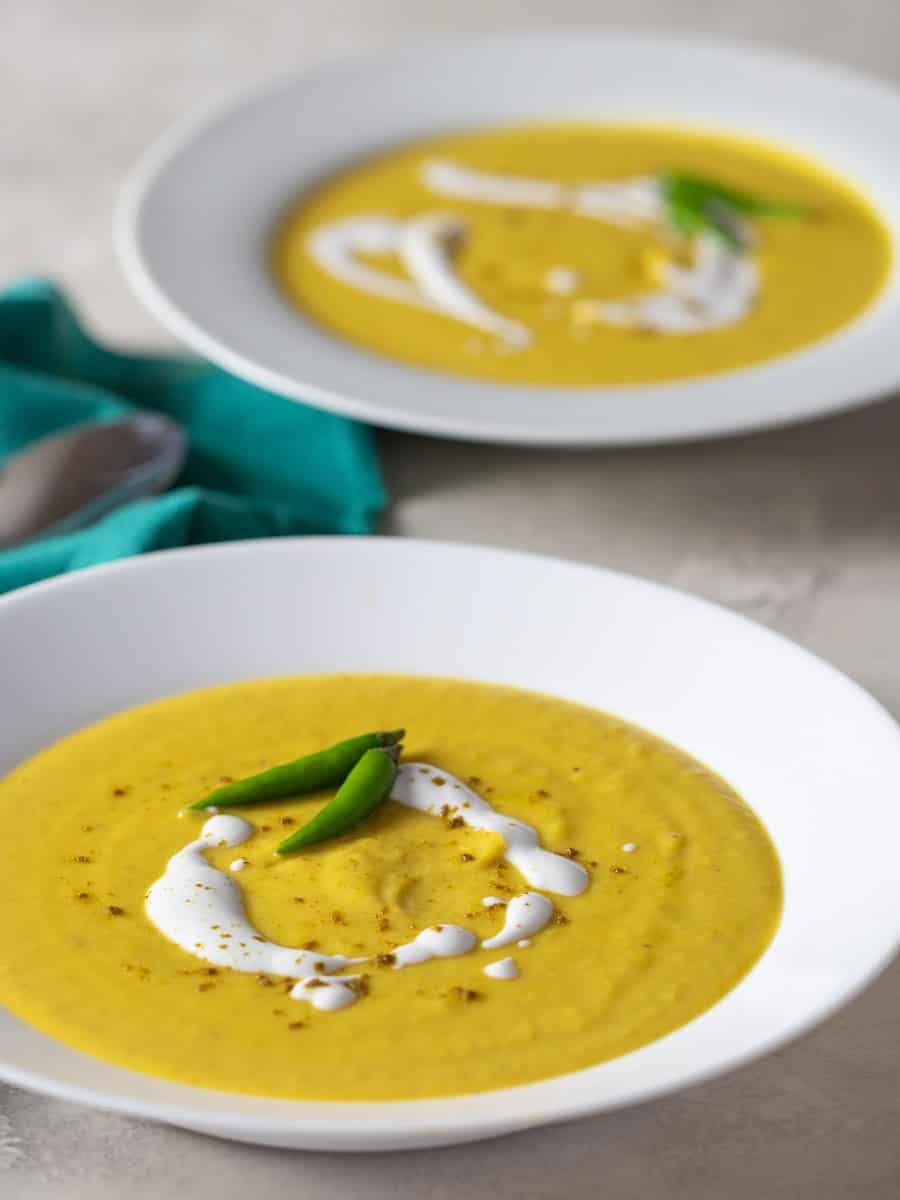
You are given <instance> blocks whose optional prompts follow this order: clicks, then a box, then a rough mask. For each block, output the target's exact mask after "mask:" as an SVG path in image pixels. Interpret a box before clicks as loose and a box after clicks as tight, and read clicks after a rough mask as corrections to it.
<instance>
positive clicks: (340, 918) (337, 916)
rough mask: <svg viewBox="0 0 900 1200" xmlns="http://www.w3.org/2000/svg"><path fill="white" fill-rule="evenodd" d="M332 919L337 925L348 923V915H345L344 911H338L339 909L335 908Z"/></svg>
mask: <svg viewBox="0 0 900 1200" xmlns="http://www.w3.org/2000/svg"><path fill="white" fill-rule="evenodd" d="M331 920H332V922H333V923H334V924H335V925H346V924H347V919H346V917H345V916H344V914H343V913H340V912H338V911H337V909H335V910H334V912H333V913H332V914H331Z"/></svg>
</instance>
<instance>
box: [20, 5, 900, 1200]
mask: <svg viewBox="0 0 900 1200" xmlns="http://www.w3.org/2000/svg"><path fill="white" fill-rule="evenodd" d="M600 22H603V23H605V24H607V25H612V26H630V27H635V28H637V27H653V26H655V27H666V28H682V29H692V30H696V29H699V30H705V31H707V32H718V33H725V34H729V35H736V36H741V37H750V38H754V39H756V40H758V41H763V42H769V43H773V44H780V45H782V46H790V47H794V48H798V49H801V50H806V51H808V52H811V53H817V54H820V55H825V56H827V57H831V58H836V59H840V60H843V61H845V62H847V63H850V64H852V65H855V66H858V67H863V68H865V69H868V70H871V71H874V72H876V73H879V74H881V75H883V76H885V77H891V75H893V76H894V77H895V78H896V79H897V80H898V82H900V53H898V47H900V5H898V4H897V3H896V0H854V3H852V4H850V3H847V2H846V0H753V2H752V3H737V2H736V0H732V2H731V3H729V2H727V0H668V2H667V0H584V2H579V0H491V2H488V3H485V2H482V0H428V2H427V3H417V2H416V0H379V2H378V3H375V0H368V2H367V0H304V2H302V3H298V2H297V0H269V2H268V3H265V4H253V3H245V4H237V3H229V4H222V3H220V4H211V3H205V2H203V0H153V3H145V2H144V0H20V2H19V3H17V4H16V3H9V4H7V5H6V6H5V7H4V11H3V26H4V34H3V36H2V37H0V111H2V112H3V113H4V122H3V124H4V136H3V138H2V139H0V163H2V178H3V182H4V188H3V206H2V221H0V281H2V280H7V279H10V278H13V277H14V276H16V275H18V274H21V273H25V272H42V273H47V274H51V275H53V276H55V277H56V278H58V279H61V280H62V281H63V282H64V283H66V284H67V285H69V286H70V287H71V289H72V291H73V293H74V295H75V297H76V299H77V300H78V301H79V302H80V303H81V305H82V308H83V311H84V313H85V315H86V316H87V317H88V318H89V319H90V321H91V323H92V324H93V326H94V327H95V329H96V330H97V331H98V332H100V333H101V334H103V335H105V336H108V337H110V338H117V339H125V340H130V341H138V340H139V341H142V342H144V343H157V344H165V338H164V335H163V334H162V333H161V332H160V330H159V329H157V328H155V327H154V326H153V325H152V323H151V321H150V319H149V318H148V317H146V316H145V315H144V314H143V313H142V312H141V310H140V308H139V307H138V305H137V303H136V301H134V300H133V299H132V298H131V296H130V294H129V292H128V290H127V288H126V286H125V284H124V282H123V281H122V278H121V276H120V274H119V271H118V269H117V267H116V265H115V263H114V261H113V257H112V251H111V246H110V217H111V212H112V206H113V200H114V196H115V193H116V188H117V186H118V184H119V182H120V180H121V178H122V176H123V174H124V172H125V171H126V170H127V168H128V167H129V166H130V165H131V163H132V162H133V160H134V159H135V158H136V156H137V155H138V153H139V152H140V151H141V149H142V148H143V147H144V145H145V144H146V143H147V141H148V140H149V139H150V138H152V137H153V136H155V135H156V134H157V133H158V132H159V131H160V130H161V129H162V128H163V127H164V126H165V125H166V124H168V123H169V122H170V121H171V120H172V119H173V118H175V117H178V116H180V115H181V113H182V112H183V111H185V110H186V109H187V108H190V107H191V106H193V105H195V104H197V103H198V102H202V101H206V100H208V99H211V98H214V97H215V96H217V95H220V94H222V93H224V92H225V91H230V90H232V89H234V88H235V87H237V86H239V85H240V84H242V83H244V82H252V81H255V80H258V79H262V78H264V77H265V76H266V75H268V74H271V73H275V72H283V71H285V70H289V69H291V68H296V67H298V66H303V65H306V64H309V63H311V62H313V61H317V60H319V59H321V58H324V57H328V56H332V55H334V54H336V53H339V52H342V51H344V50H347V49H352V48H358V47H360V46H367V45H376V44H379V43H381V42H384V41H387V40H389V39H391V38H393V37H396V36H398V35H400V34H408V33H411V32H415V31H418V30H425V29H427V30H429V31H439V30H445V29H446V30H452V29H460V28H462V29H477V28H504V27H509V26H525V25H541V24H544V25H546V24H553V25H556V26H560V25H586V24H597V23H600ZM898 139H900V130H898ZM898 144H900V141H898ZM381 444H382V450H383V455H384V462H385V465H386V470H387V474H388V478H389V482H390V484H391V487H392V489H393V493H394V508H393V512H392V514H391V517H390V519H389V523H388V528H389V531H390V532H392V533H395V534H399V535H420V536H426V537H437V538H450V539H456V540H464V541H474V542H483V543H488V544H493V545H500V546H514V547H520V548H525V549H531V550H538V551H545V552H548V553H553V554H559V555H563V556H566V557H571V558H579V559H583V560H586V561H589V562H595V563H604V564H607V565H611V566H613V567H618V568H621V569H623V570H626V571H633V572H635V573H637V574H640V575H645V576H650V577H653V578H655V579H660V580H663V581H665V582H667V583H672V584H675V585H677V586H678V587H681V588H686V589H689V590H692V591H695V592H699V593H701V594H703V595H705V596H708V597H711V598H712V599H714V600H717V601H719V602H721V603H723V604H726V605H728V606H730V607H732V608H734V609H737V610H739V611H740V612H743V613H745V614H747V615H749V616H751V617H753V618H755V619H757V620H759V621H763V622H765V623H767V624H769V625H772V626H773V627H774V628H776V629H778V630H781V631H782V632H784V633H786V634H788V635H789V636H790V637H793V638H795V639H797V640H799V641H800V642H802V643H803V644H805V645H806V646H808V647H810V648H811V649H813V650H814V651H816V652H817V653H819V654H821V655H823V656H825V657H826V658H828V659H830V660H831V661H832V662H834V663H835V664H836V665H838V666H839V667H841V668H842V669H844V670H845V671H847V672H848V673H849V674H850V675H852V676H853V677H855V678H856V679H857V680H859V681H860V682H861V683H862V684H863V685H864V686H866V687H867V688H869V689H870V690H871V691H872V692H873V693H874V694H875V695H876V696H877V697H878V698H879V699H880V700H882V701H883V702H884V703H886V704H887V705H888V706H889V707H890V708H891V709H892V710H893V711H894V712H895V713H897V714H900V660H898V658H897V653H896V651H897V647H898V645H900V604H898V596H900V544H898V543H900V470H898V467H897V461H898V447H900V406H898V405H897V404H896V403H893V404H892V403H890V402H887V403H882V404H880V405H878V406H875V407H872V408H869V409H866V410H864V411H861V412H858V413H856V414H853V415H851V416H844V417H839V418H836V419H832V420H828V421H824V422H821V423H819V424H816V425H811V426H807V427H805V428H799V429H794V430H788V431H785V432H779V433H774V434H766V435H761V436H756V437H751V438H746V439H743V440H740V441H737V440H732V441H726V442H719V443H713V444H705V445H698V446H686V447H671V448H666V449H656V450H652V449H651V450H646V449H644V450H639V451H629V452H617V453H606V452H595V451H592V452H584V453H560V452H539V451H534V450H528V451H525V450H522V451H520V450H511V449H502V450H498V449H491V448H488V447H472V446H468V445H463V444H461V443H455V442H437V441H428V440H426V439H423V438H416V437H409V436H403V435H398V434H390V435H384V436H383V437H382V439H381ZM848 736H852V730H848ZM885 786H886V787H892V788H893V787H895V786H896V785H895V781H892V780H886V781H885ZM848 801H850V802H851V803H852V797H848ZM898 1047H900V967H898V966H896V965H895V966H894V967H893V968H891V969H889V970H888V971H887V973H886V974H885V975H884V976H883V977H882V978H881V979H880V980H879V981H878V982H877V983H876V984H875V985H874V986H873V987H871V988H870V989H869V990H868V991H867V992H866V993H865V994H864V995H863V996H862V997H860V998H859V999H858V1000H856V1001H855V1002H854V1003H853V1004H852V1005H851V1006H850V1007H849V1008H848V1009H846V1010H845V1011H844V1012H843V1013H841V1014H840V1015H839V1016H837V1017H835V1018H833V1019H832V1020H831V1021H829V1022H828V1023H827V1024H826V1025H825V1026H823V1027H822V1028H820V1029H819V1030H818V1031H816V1032H815V1033H814V1034H812V1035H811V1036H809V1037H807V1038H805V1039H804V1040H802V1041H801V1042H799V1043H797V1044H795V1045H793V1046H790V1047H789V1048H787V1049H786V1050H783V1051H782V1052H781V1053H779V1054H776V1055H774V1056H772V1057H769V1058H767V1059H765V1060H763V1061H762V1062H759V1063H757V1064H755V1065H753V1066H750V1067H746V1068H744V1069H743V1070H742V1071H739V1072H737V1073H736V1074H734V1075H731V1076H728V1077H727V1078H724V1079H720V1080H718V1081H716V1082H713V1083H710V1084H707V1085H705V1086H702V1087H697V1088H694V1089H693V1090H691V1091H689V1092H686V1093H684V1094H682V1095H678V1096H674V1097H671V1098H669V1099H665V1100H662V1101H658V1102H656V1103H653V1104H649V1105H645V1106H643V1107H640V1108H637V1109H633V1110H630V1111H626V1112H622V1113H619V1114H616V1115H613V1116H607V1117H602V1118H598V1119H594V1120H588V1121H582V1122H579V1123H577V1124H572V1125H567V1126H562V1127H559V1128H555V1129H545V1130H541V1131H536V1132H533V1133H527V1134H522V1135H518V1136H515V1137H510V1138H505V1139H501V1140H499V1141H495V1142H491V1143H484V1144H481V1145H477V1146H474V1147H471V1148H461V1149H453V1150H440V1151H430V1152H421V1153H415V1154H399V1155H386V1156H372V1155H365V1156H359V1157H356V1156H338V1155H330V1154H329V1155H314V1154H297V1153H289V1152H282V1151H273V1150H265V1149H257V1148H253V1147H248V1146H240V1145H236V1144H229V1143H226V1142H218V1141H214V1140H212V1139H209V1138H204V1137H200V1136H195V1135H192V1134H188V1133H183V1132H179V1131H177V1130H174V1129H167V1128H165V1127H162V1126H154V1125H149V1124H141V1123H139V1122H136V1121H132V1120H127V1119H123V1118H120V1117H114V1116H108V1115H104V1114H101V1113H94V1112H91V1111H89V1110H87V1109H81V1108H77V1107H74V1106H71V1105H68V1104H62V1103H57V1102H54V1101H49V1100H45V1099H43V1098H42V1097H40V1096H34V1095H28V1094H26V1093H24V1092H18V1091H14V1090H13V1089H9V1088H4V1087H2V1086H0V1196H2V1197H4V1200H7V1198H8V1200H45V1198H46V1200H121V1198H122V1197H124V1196H127V1197H129V1200H144V1198H153V1200H156V1198H158V1197H169V1196H175V1195H182V1196H185V1197H188V1198H190V1200H195V1198H196V1200H213V1198H215V1200H220V1198H222V1197H232V1196H234V1197H237V1196H243V1195H249V1196H260V1197H269V1196H275V1195H282V1194H286V1195H290V1196H292V1197H295V1198H296V1200H305V1198H306V1197H309V1198H312V1197H315V1200H332V1198H333V1200H355V1198H356V1197H360V1198H362V1197H365V1198H366V1200H383V1198H384V1200H386V1198H388V1197H391V1198H393V1197H395V1196H396V1195H398V1194H405V1195H407V1196H410V1197H415V1198H416V1200H418V1198H421V1200H451V1198H452V1200H459V1198H461V1197H465V1198H467V1200H468V1198H472V1200H482V1198H487V1197H490V1200H513V1198H516V1200H519V1198H527V1200H543V1198H545V1197H546V1198H547V1200H551V1198H552V1200H557V1198H558V1197H567V1198H571V1200H582V1198H584V1200H587V1198H589V1197H590V1198H591V1200H593V1198H594V1197H608V1198H610V1200H611V1198H613V1197H629V1198H631V1197H640V1200H722V1198H723V1197H728V1200H759V1198H760V1197H762V1198H764V1200H855V1198H857V1197H860V1198H862V1197H865V1198H866V1200H882V1198H884V1200H888V1198H889V1197H890V1198H893V1197H896V1196H897V1195H898V1194H900V1138H898V1120H900V1087H898V1074H900V1049H898Z"/></svg>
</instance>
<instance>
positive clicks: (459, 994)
mask: <svg viewBox="0 0 900 1200" xmlns="http://www.w3.org/2000/svg"><path fill="white" fill-rule="evenodd" d="M450 995H451V996H453V997H455V998H456V999H457V1000H463V1001H465V1002H466V1003H467V1004H468V1003H470V1002H471V1001H472V1000H480V999H481V998H482V996H481V992H474V991H473V990H472V989H471V988H464V987H452V988H451V989H450Z"/></svg>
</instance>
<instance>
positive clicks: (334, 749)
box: [189, 729, 404, 809]
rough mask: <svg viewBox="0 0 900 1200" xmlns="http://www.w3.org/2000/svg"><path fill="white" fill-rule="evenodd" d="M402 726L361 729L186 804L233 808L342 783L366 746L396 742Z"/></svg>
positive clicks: (382, 745) (366, 748) (402, 732)
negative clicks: (371, 730)
mask: <svg viewBox="0 0 900 1200" xmlns="http://www.w3.org/2000/svg"><path fill="white" fill-rule="evenodd" d="M403 734H404V730H402V729H394V730H391V731H390V732H388V733H363V734H361V735H360V736H359V737H354V738H348V739H347V741H345V742H337V743H336V744H335V745H334V746H329V747H328V749H327V750H319V751H318V752H317V753H316V754H307V755H304V757H303V758H295V759H294V760H293V762H289V763H284V764H283V765H282V766H280V767H271V768H270V769H269V770H268V771H261V772H260V773H259V774H258V775H250V776H248V778H247V779H238V780H236V781H235V782H234V783H228V784H226V785H225V786H224V787H220V788H216V790H215V791H214V792H212V793H211V794H210V795H209V796H205V797H204V798H203V799H202V800H198V801H197V802H196V803H195V804H191V805H189V808H192V809H203V808H233V807H234V806H235V805H238V804H264V803H265V802H266V801H267V800H281V799H283V798H284V797H285V796H301V795H303V794H304V793H306V792H317V791H319V790H320V789H321V788H327V787H336V786H337V785H338V784H340V783H343V782H344V780H345V779H346V778H347V776H348V775H349V773H350V772H351V771H352V770H353V768H354V767H355V766H356V764H357V763H358V762H359V760H360V758H362V756H363V755H364V754H365V753H366V751H367V750H373V749H377V748H380V747H385V746H396V745H397V743H398V742H399V741H400V739H401V738H402V737H403Z"/></svg>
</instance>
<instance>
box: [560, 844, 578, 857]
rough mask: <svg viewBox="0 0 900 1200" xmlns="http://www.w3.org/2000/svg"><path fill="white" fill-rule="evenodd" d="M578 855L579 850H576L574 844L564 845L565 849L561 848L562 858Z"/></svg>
mask: <svg viewBox="0 0 900 1200" xmlns="http://www.w3.org/2000/svg"><path fill="white" fill-rule="evenodd" d="M580 855H581V851H580V850H576V849H575V847H574V846H566V848H565V850H563V857H564V858H579V857H580Z"/></svg>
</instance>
